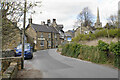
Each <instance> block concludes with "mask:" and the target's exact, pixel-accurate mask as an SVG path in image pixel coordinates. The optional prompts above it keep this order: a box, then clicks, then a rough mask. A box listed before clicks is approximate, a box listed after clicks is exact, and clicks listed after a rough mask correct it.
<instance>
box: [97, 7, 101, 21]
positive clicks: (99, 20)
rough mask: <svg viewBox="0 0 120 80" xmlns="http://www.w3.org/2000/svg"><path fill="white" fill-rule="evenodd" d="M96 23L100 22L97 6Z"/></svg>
mask: <svg viewBox="0 0 120 80" xmlns="http://www.w3.org/2000/svg"><path fill="white" fill-rule="evenodd" d="M97 23H100V16H99V8H97Z"/></svg>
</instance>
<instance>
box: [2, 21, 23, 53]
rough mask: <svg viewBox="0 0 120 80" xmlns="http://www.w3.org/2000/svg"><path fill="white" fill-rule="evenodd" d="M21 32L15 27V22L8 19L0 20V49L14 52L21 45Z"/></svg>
mask: <svg viewBox="0 0 120 80" xmlns="http://www.w3.org/2000/svg"><path fill="white" fill-rule="evenodd" d="M21 37H22V36H21V30H20V29H19V28H18V27H17V23H16V22H12V21H10V20H8V19H2V49H3V51H5V50H8V49H10V50H14V48H15V47H17V45H19V44H20V43H21Z"/></svg>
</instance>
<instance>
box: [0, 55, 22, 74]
mask: <svg viewBox="0 0 120 80" xmlns="http://www.w3.org/2000/svg"><path fill="white" fill-rule="evenodd" d="M0 60H1V72H2V74H3V73H4V72H5V71H6V69H7V68H8V67H9V66H10V64H11V63H13V62H16V63H17V66H18V70H21V60H22V58H21V57H7V58H1V59H0Z"/></svg>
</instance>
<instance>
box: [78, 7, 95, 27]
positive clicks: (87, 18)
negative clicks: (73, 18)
mask: <svg viewBox="0 0 120 80" xmlns="http://www.w3.org/2000/svg"><path fill="white" fill-rule="evenodd" d="M77 19H78V20H77V22H78V23H79V24H83V26H84V27H86V26H90V27H91V26H92V24H93V14H92V13H91V11H90V9H89V8H88V7H85V8H84V9H83V10H82V11H81V12H80V13H79V15H78V18H77Z"/></svg>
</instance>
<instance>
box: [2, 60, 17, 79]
mask: <svg viewBox="0 0 120 80" xmlns="http://www.w3.org/2000/svg"><path fill="white" fill-rule="evenodd" d="M17 72H18V66H17V62H12V63H11V64H10V66H9V67H8V68H7V69H6V71H5V72H4V73H3V75H2V80H6V79H7V80H12V79H13V78H16V76H17Z"/></svg>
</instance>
